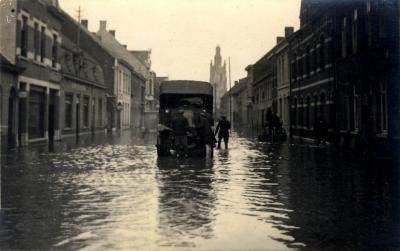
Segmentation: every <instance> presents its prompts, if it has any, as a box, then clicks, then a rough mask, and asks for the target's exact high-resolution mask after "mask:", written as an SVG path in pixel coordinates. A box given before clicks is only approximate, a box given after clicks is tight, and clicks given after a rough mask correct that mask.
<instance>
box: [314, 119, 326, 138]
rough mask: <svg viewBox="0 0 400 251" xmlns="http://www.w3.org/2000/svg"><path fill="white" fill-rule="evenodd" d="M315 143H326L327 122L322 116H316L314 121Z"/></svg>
mask: <svg viewBox="0 0 400 251" xmlns="http://www.w3.org/2000/svg"><path fill="white" fill-rule="evenodd" d="M314 134H315V143H316V144H317V145H320V144H321V142H322V143H323V144H326V139H327V136H328V122H327V121H326V120H325V119H324V118H323V117H321V116H320V117H318V119H317V120H316V121H315V123H314Z"/></svg>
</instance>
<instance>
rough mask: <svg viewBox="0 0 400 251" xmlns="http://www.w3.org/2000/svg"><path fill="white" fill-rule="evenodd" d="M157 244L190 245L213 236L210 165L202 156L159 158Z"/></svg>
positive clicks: (212, 193) (213, 199) (211, 165)
mask: <svg viewBox="0 0 400 251" xmlns="http://www.w3.org/2000/svg"><path fill="white" fill-rule="evenodd" d="M157 166H158V168H159V172H158V174H157V181H158V183H159V192H160V195H159V213H158V215H159V226H158V228H159V230H158V231H159V234H160V236H162V239H161V240H160V242H159V243H158V244H159V245H160V246H184V247H185V246H186V247H189V246H194V245H195V244H194V243H195V240H196V238H204V239H208V238H211V237H212V236H213V231H212V227H213V226H212V224H213V221H214V219H215V215H214V214H215V212H214V207H215V201H216V194H215V191H214V189H213V176H214V174H213V164H212V161H211V160H205V159H179V160H177V159H174V158H159V159H158V161H157Z"/></svg>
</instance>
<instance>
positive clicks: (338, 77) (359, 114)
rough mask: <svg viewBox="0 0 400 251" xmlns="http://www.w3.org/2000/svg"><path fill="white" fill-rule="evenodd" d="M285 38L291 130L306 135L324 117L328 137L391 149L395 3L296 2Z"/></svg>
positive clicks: (395, 112) (395, 108) (394, 134)
mask: <svg viewBox="0 0 400 251" xmlns="http://www.w3.org/2000/svg"><path fill="white" fill-rule="evenodd" d="M300 18H301V20H300V21H301V26H300V30H299V31H298V32H296V33H295V34H294V35H293V36H292V37H291V38H290V42H289V43H290V52H291V71H292V77H291V101H292V102H291V108H292V109H291V111H292V123H291V127H292V132H293V134H294V135H295V136H299V137H305V138H313V137H314V133H313V129H314V128H313V124H314V121H315V119H316V118H318V117H321V118H323V119H325V120H326V121H327V122H328V126H329V136H328V137H329V140H330V141H332V142H335V143H337V144H339V145H345V146H349V147H356V148H358V147H361V146H363V147H365V146H368V145H369V146H375V147H376V148H377V149H381V150H383V151H386V150H388V148H392V146H393V143H396V142H398V138H399V136H398V135H399V129H398V127H399V125H398V119H399V97H398V95H399V87H398V81H399V68H398V67H399V2H398V1H396V0H363V1H344V0H343V1H341V0H338V1H320V2H315V1H312V0H303V1H302V6H301V13H300Z"/></svg>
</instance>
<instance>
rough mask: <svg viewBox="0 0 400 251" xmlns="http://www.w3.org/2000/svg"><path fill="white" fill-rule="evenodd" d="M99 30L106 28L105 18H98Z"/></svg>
mask: <svg viewBox="0 0 400 251" xmlns="http://www.w3.org/2000/svg"><path fill="white" fill-rule="evenodd" d="M100 30H101V31H105V30H107V21H105V20H100Z"/></svg>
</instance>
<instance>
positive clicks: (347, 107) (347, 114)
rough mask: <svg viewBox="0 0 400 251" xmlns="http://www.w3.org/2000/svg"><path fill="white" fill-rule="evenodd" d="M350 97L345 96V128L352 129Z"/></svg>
mask: <svg viewBox="0 0 400 251" xmlns="http://www.w3.org/2000/svg"><path fill="white" fill-rule="evenodd" d="M350 116H351V114H350V98H349V96H345V97H344V121H343V123H344V129H345V130H350V128H351V125H350V121H351V119H350Z"/></svg>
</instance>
